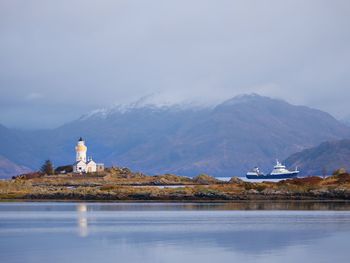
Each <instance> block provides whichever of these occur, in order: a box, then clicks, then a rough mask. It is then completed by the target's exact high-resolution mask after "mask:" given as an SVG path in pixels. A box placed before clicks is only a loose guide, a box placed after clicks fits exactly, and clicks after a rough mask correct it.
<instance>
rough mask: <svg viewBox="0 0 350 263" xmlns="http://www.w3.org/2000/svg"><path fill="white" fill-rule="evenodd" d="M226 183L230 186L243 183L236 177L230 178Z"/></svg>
mask: <svg viewBox="0 0 350 263" xmlns="http://www.w3.org/2000/svg"><path fill="white" fill-rule="evenodd" d="M228 182H229V183H230V184H244V181H243V180H242V179H240V178H238V177H232V178H231V179H230V181H228Z"/></svg>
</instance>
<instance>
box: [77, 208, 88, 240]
mask: <svg viewBox="0 0 350 263" xmlns="http://www.w3.org/2000/svg"><path fill="white" fill-rule="evenodd" d="M77 212H78V234H79V236H81V237H86V236H87V235H88V234H89V229H88V218H87V205H86V204H78V205H77Z"/></svg>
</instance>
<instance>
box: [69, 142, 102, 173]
mask: <svg viewBox="0 0 350 263" xmlns="http://www.w3.org/2000/svg"><path fill="white" fill-rule="evenodd" d="M86 152H87V147H86V145H85V142H84V140H83V138H81V137H80V139H79V141H78V143H77V145H76V146H75V153H76V155H75V163H74V164H73V172H74V173H94V172H102V171H103V170H104V164H103V163H95V162H94V160H92V158H91V157H90V158H89V159H87V158H86Z"/></svg>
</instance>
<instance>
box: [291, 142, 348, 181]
mask: <svg viewBox="0 0 350 263" xmlns="http://www.w3.org/2000/svg"><path fill="white" fill-rule="evenodd" d="M285 163H286V164H287V165H288V166H291V167H295V166H298V167H299V169H300V170H301V171H302V173H301V174H303V175H323V174H332V173H333V172H334V171H335V170H337V169H339V168H345V169H347V170H350V140H349V139H344V140H336V141H330V142H324V143H321V144H320V145H318V146H316V147H312V148H310V149H306V150H303V151H301V152H298V153H295V154H292V155H291V156H290V157H288V158H287V159H286V160H285Z"/></svg>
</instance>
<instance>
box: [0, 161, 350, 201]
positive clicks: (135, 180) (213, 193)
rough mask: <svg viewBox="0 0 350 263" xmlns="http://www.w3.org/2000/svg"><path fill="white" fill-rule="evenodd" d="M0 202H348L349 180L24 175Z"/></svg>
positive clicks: (0, 187)
mask: <svg viewBox="0 0 350 263" xmlns="http://www.w3.org/2000/svg"><path fill="white" fill-rule="evenodd" d="M0 200H63V201H64V200H71V201H72V200H85V201H167V202H191V201H212V202H215V201H222V202H233V201H252V200H256V201H258V200H274V201H278V200H288V201H298V200H350V175H349V174H348V173H347V172H346V171H344V170H342V169H340V170H338V171H336V172H335V173H334V175H332V176H330V177H327V178H321V177H316V176H312V177H306V178H298V179H288V180H282V181H279V182H258V183H251V182H245V181H243V180H241V179H239V178H237V177H233V178H231V180H230V181H228V182H224V181H220V180H218V179H216V178H214V177H211V176H208V175H204V174H203V175H199V176H197V177H194V178H189V177H183V176H177V175H158V176H147V175H144V174H141V173H133V172H131V171H130V170H129V169H127V168H115V167H113V168H109V169H107V170H106V171H105V172H103V173H99V174H97V173H96V174H86V175H77V174H61V175H51V176H48V175H42V174H38V173H34V174H33V173H32V174H25V175H21V176H18V177H15V178H13V179H11V180H5V181H1V182H0Z"/></svg>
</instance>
